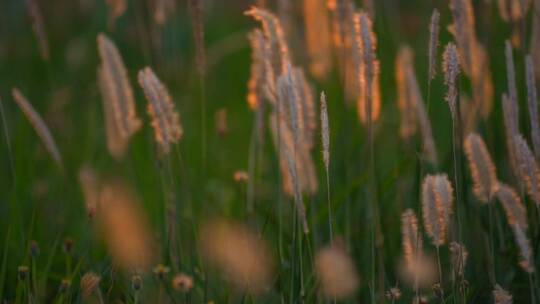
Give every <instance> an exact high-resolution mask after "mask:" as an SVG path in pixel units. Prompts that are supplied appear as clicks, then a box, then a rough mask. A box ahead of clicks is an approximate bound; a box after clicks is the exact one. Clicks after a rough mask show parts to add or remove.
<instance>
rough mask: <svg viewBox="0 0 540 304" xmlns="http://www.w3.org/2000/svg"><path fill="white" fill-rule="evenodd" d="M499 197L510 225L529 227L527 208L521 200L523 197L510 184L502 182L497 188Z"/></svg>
mask: <svg viewBox="0 0 540 304" xmlns="http://www.w3.org/2000/svg"><path fill="white" fill-rule="evenodd" d="M497 199H498V200H499V201H500V202H501V204H502V206H503V208H504V211H505V212H506V218H507V220H508V224H509V225H510V226H514V225H517V226H519V227H520V228H521V229H523V230H525V229H527V226H528V224H527V209H525V206H524V205H523V203H522V202H521V198H520V197H519V195H518V194H517V193H516V191H515V190H514V189H512V188H511V187H510V186H508V185H506V184H503V183H500V184H499V189H498V190H497Z"/></svg>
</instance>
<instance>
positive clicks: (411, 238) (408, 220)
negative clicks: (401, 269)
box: [401, 209, 423, 265]
mask: <svg viewBox="0 0 540 304" xmlns="http://www.w3.org/2000/svg"><path fill="white" fill-rule="evenodd" d="M401 234H402V238H403V239H402V246H403V257H404V260H405V263H406V264H407V265H413V264H414V261H415V260H416V259H417V258H418V257H419V256H420V255H422V247H423V244H422V235H421V234H420V230H419V227H418V219H417V218H416V214H414V211H412V210H411V209H407V210H405V212H403V214H402V215H401Z"/></svg>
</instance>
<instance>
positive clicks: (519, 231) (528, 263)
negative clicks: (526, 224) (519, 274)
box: [512, 225, 534, 273]
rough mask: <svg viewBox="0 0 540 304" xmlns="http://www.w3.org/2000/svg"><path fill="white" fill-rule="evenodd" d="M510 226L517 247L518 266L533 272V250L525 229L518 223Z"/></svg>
mask: <svg viewBox="0 0 540 304" xmlns="http://www.w3.org/2000/svg"><path fill="white" fill-rule="evenodd" d="M512 228H513V230H514V239H515V241H516V244H517V245H518V248H519V255H520V258H519V266H520V267H521V269H523V270H524V271H525V272H527V273H534V257H533V250H532V248H531V242H530V241H529V239H528V238H527V234H526V231H525V229H524V228H522V227H521V226H520V225H513V226H512Z"/></svg>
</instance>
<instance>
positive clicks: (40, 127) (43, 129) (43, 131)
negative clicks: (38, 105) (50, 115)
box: [11, 88, 63, 168]
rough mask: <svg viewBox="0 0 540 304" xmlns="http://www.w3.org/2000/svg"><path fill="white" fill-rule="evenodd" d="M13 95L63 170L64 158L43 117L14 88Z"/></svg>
mask: <svg viewBox="0 0 540 304" xmlns="http://www.w3.org/2000/svg"><path fill="white" fill-rule="evenodd" d="M11 93H12V95H13V100H14V101H15V103H16V104H17V106H19V108H20V109H21V111H22V112H23V113H24V115H25V116H26V118H27V119H28V120H29V121H30V124H31V125H32V127H33V128H34V131H36V133H37V135H38V136H39V138H40V139H41V141H42V142H43V144H44V145H45V148H46V149H47V151H48V152H49V154H50V155H51V157H52V158H53V160H54V161H55V162H56V164H57V165H58V166H59V167H61V168H62V166H63V165H62V157H61V156H60V152H59V151H58V147H57V146H56V143H55V141H54V138H53V137H52V135H51V131H49V128H48V127H47V125H46V124H45V122H44V121H43V119H42V118H41V116H39V114H38V113H37V112H36V110H35V109H34V108H33V107H32V104H30V102H29V101H28V100H27V99H26V97H25V96H24V95H23V94H22V93H21V91H20V90H19V89H18V88H13V90H12V91H11Z"/></svg>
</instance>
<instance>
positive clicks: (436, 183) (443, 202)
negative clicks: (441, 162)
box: [422, 174, 454, 246]
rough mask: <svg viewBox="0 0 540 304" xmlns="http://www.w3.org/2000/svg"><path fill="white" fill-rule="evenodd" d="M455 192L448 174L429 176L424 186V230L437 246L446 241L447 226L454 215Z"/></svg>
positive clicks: (425, 179)
mask: <svg viewBox="0 0 540 304" xmlns="http://www.w3.org/2000/svg"><path fill="white" fill-rule="evenodd" d="M453 202H454V190H453V188H452V184H450V181H449V180H448V176H447V175H446V174H440V175H428V176H426V177H425V178H424V183H423V184H422V214H423V217H424V228H425V229H426V232H427V234H428V235H429V236H430V237H431V241H432V243H433V245H435V246H441V245H443V244H444V243H445V241H446V233H447V226H448V222H449V220H450V215H451V214H452V205H453Z"/></svg>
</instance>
